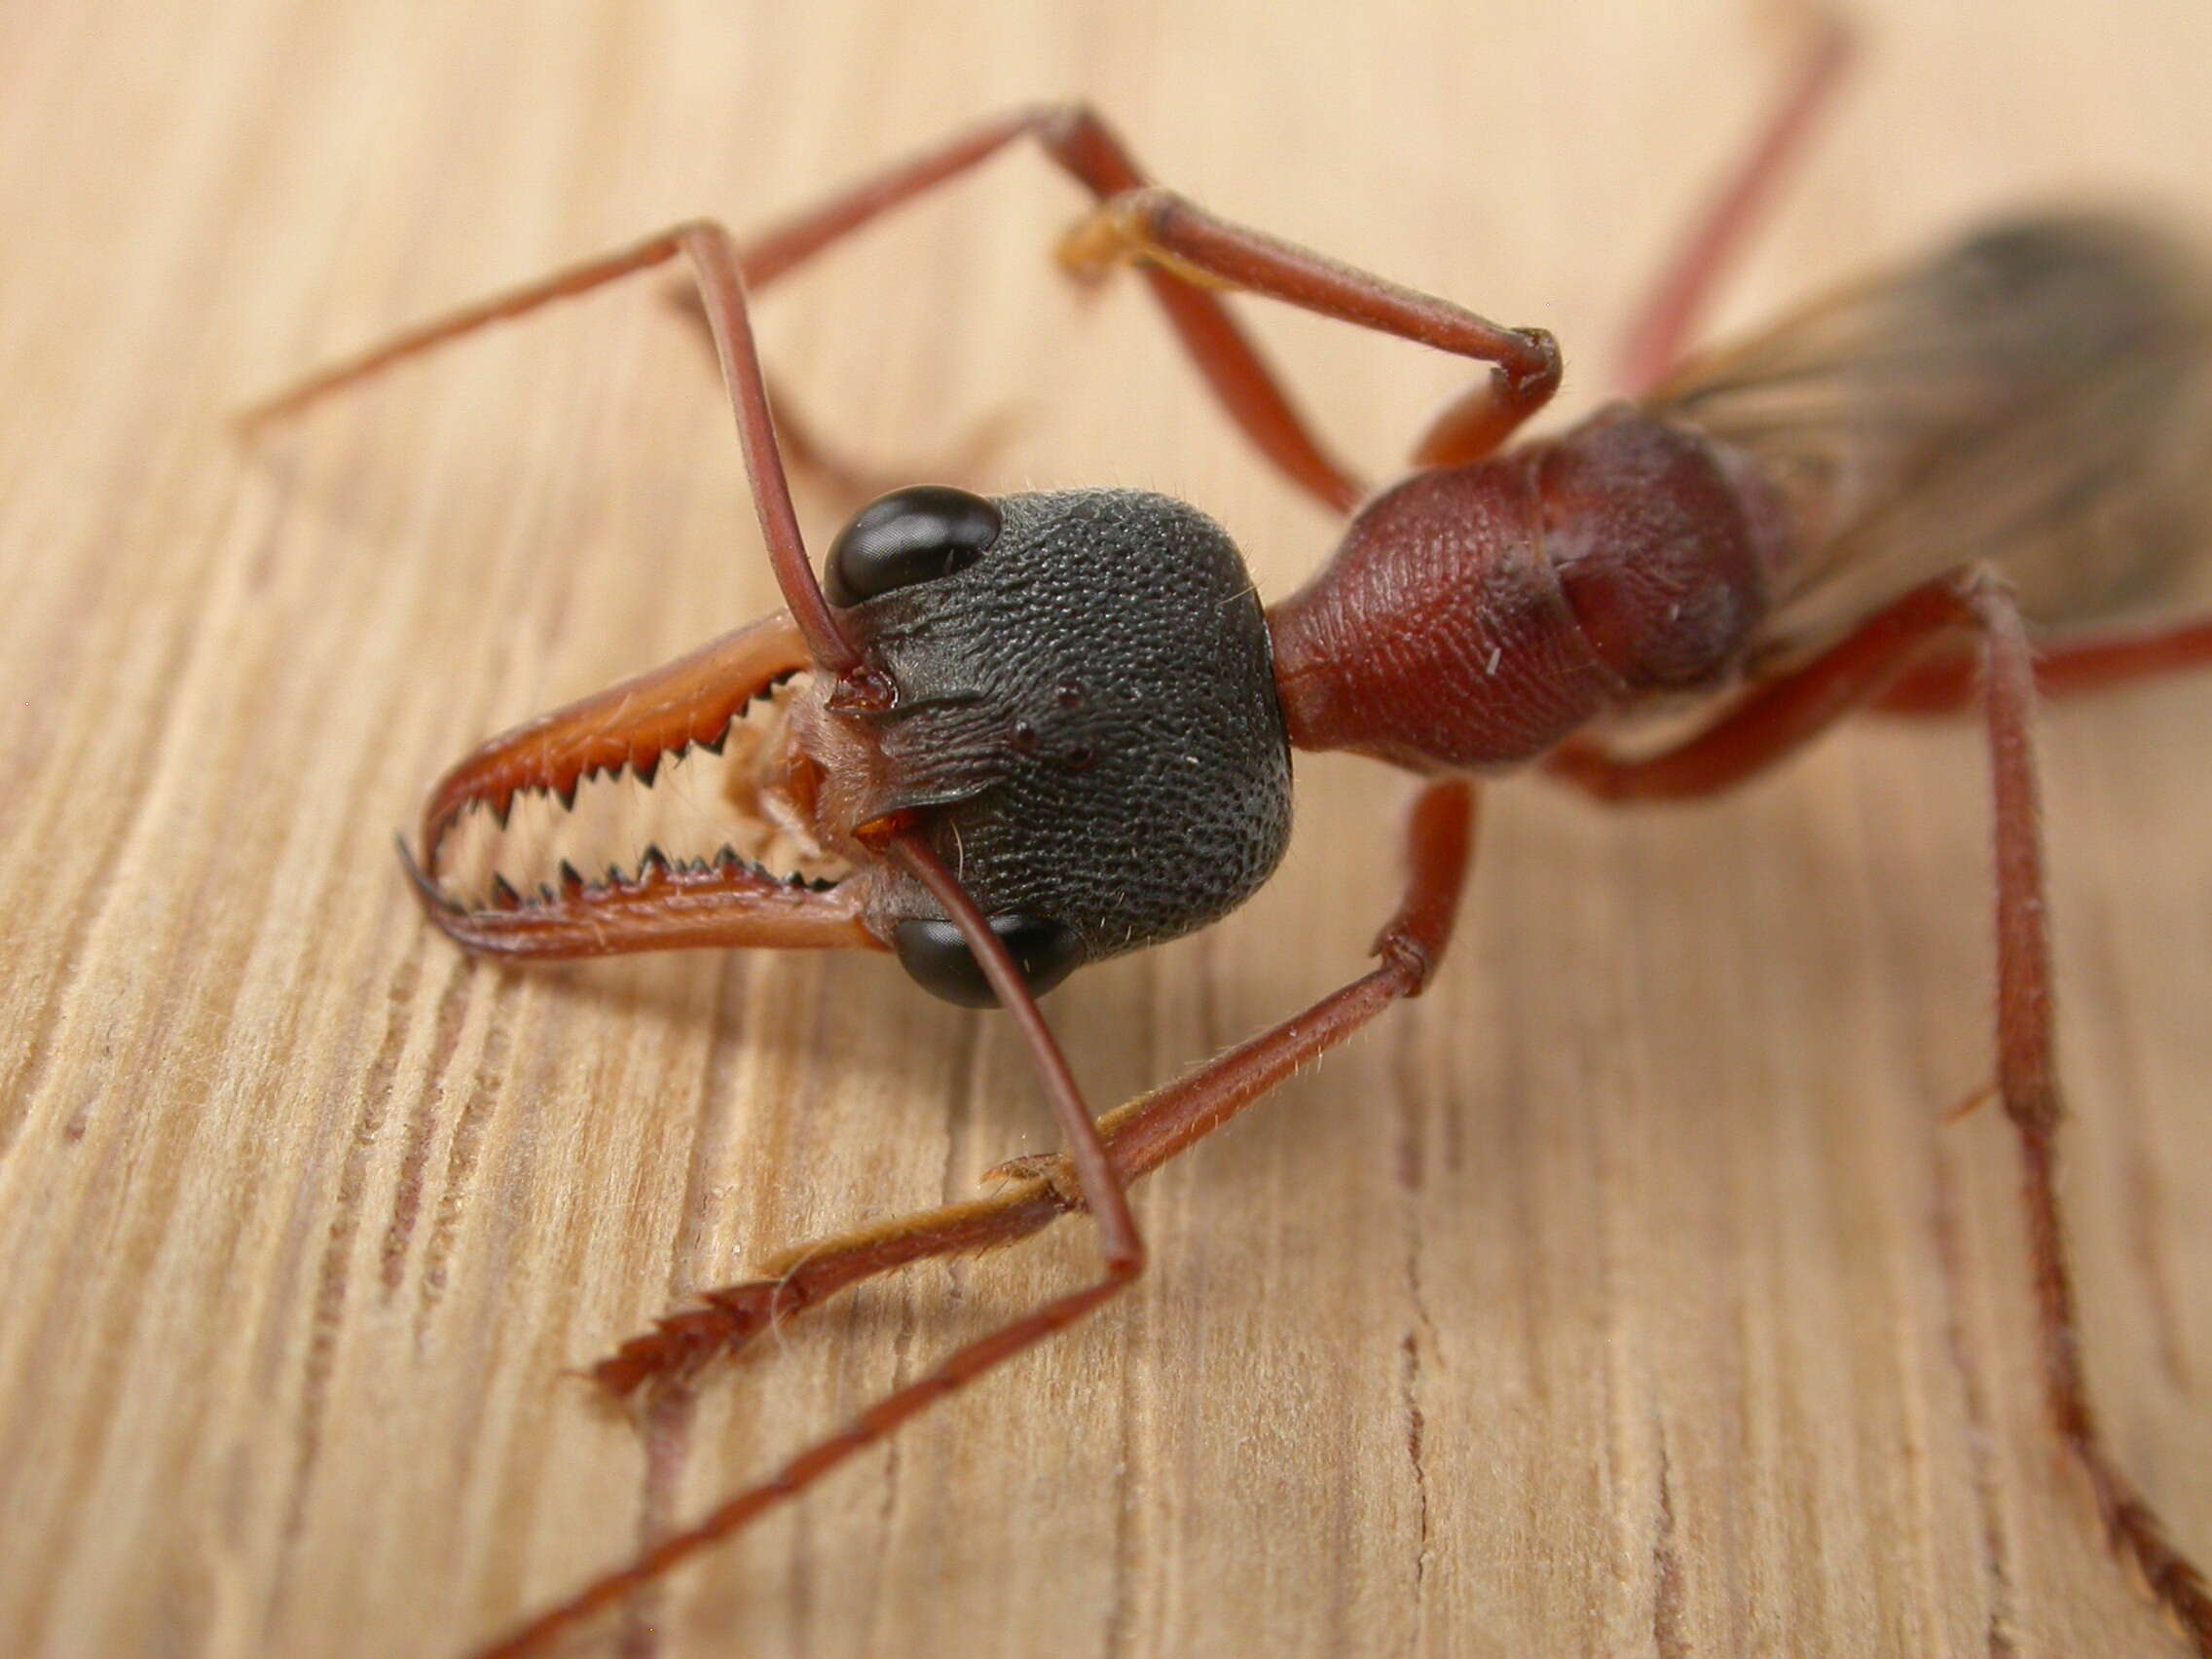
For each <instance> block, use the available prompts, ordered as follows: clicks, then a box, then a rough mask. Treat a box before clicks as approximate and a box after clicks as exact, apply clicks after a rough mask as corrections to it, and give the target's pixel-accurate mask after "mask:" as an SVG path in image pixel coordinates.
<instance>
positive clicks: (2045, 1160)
mask: <svg viewBox="0 0 2212 1659" xmlns="http://www.w3.org/2000/svg"><path fill="white" fill-rule="evenodd" d="M1961 591H1962V595H1963V597H1964V598H1965V599H1966V601H1967V603H1969V604H1970V605H1972V607H1973V609H1974V612H1975V615H1976V619H1977V622H1978V625H1979V626H1980V628H1981V630H1982V637H1983V642H1984V644H1983V665H1984V679H1983V686H1984V691H1983V702H1984V709H1985V712H1986V715H1987V719H1988V732H1989V765H1990V779H1991V784H1992V808H1993V812H1994V816H1995V822H1996V854H1997V1088H1998V1094H1999V1097H2000V1098H2001V1099H2002V1100H2003V1101H2004V1103H2005V1115H2006V1116H2007V1117H2008V1118H2009V1119H2010V1120H2011V1121H2012V1126H2013V1128H2014V1129H2015V1130H2016V1131H2017V1132H2018V1134H2019V1139H2020V1156H2021V1161H2022V1163H2023V1165H2024V1179H2023V1181H2022V1186H2021V1198H2022V1201H2023V1202H2024V1203H2025V1205H2026V1207H2027V1222H2028V1242H2029V1250H2030V1253H2031V1256H2032V1258H2033V1262H2034V1270H2035V1301H2036V1316H2037V1320H2038V1322H2039V1323H2040V1325H2041V1326H2042V1331H2043V1353H2042V1362H2043V1376H2044V1390H2045V1393H2046V1397H2047V1399H2048V1403H2049V1407H2050V1413H2051V1418H2052V1419H2053V1422H2054V1424H2055V1426H2056V1427H2057V1430H2058V1434H2059V1437H2060V1438H2061V1439H2062V1440H2063V1441H2064V1442H2065V1443H2066V1445H2067V1447H2068V1448H2069V1449H2070V1450H2071V1451H2072V1452H2073V1454H2074V1456H2075V1458H2076V1460H2077V1461H2078V1462H2079V1463H2080V1464H2081V1467H2082V1469H2083V1472H2084V1473H2085V1474H2086V1475H2087V1476H2088V1478H2089V1486H2090V1489H2091V1491H2092V1492H2093V1493H2095V1496H2096V1503H2097V1513H2098V1516H2099V1518H2100V1519H2101V1520H2102V1521H2103V1523H2104V1528H2105V1536H2106V1538H2107V1540H2108V1541H2109V1542H2110V1543H2111V1545H2112V1547H2113V1548H2114V1549H2115V1550H2116V1551H2118V1552H2120V1554H2121V1555H2123V1556H2124V1557H2125V1558H2126V1559H2127V1560H2129V1561H2130V1562H2132V1563H2133V1564H2134V1566H2135V1567H2138V1568H2139V1569H2140V1570H2141V1571H2142V1574H2143V1577H2144V1579H2145V1580H2146V1582H2147V1583H2148V1584H2149V1586H2150V1589H2151V1593H2152V1595H2153V1596H2155V1597H2156V1598H2157V1601H2158V1604H2160V1605H2161V1606H2162V1607H2164V1608H2165V1609H2166V1611H2167V1612H2168V1613H2169V1614H2171V1615H2172V1617H2173V1618H2174V1619H2175V1621H2176V1622H2177V1623H2179V1624H2180V1626H2181V1627H2182V1629H2183V1630H2184V1631H2186V1632H2187V1633H2188V1635H2189V1636H2190V1638H2191V1639H2192V1640H2193V1641H2194V1643H2195V1646H2196V1649H2197V1651H2198V1652H2199V1653H2204V1654H2212V1595H2208V1594H2207V1593H2206V1590H2205V1585H2204V1579H2203V1576H2202V1574H2201V1573H2199V1572H2198V1571H2197V1569H2196V1567H2195V1565H2194V1563H2192V1562H2191V1561H2190V1560H2189V1559H2188V1558H2187V1557H2185V1556H2183V1555H2182V1554H2181V1553H2180V1552H2179V1551H2177V1550H2176V1549H2175V1548H2174V1547H2173V1545H2171V1544H2170V1543H2168V1542H2167V1541H2166V1536H2165V1530H2164V1528H2163V1527H2162V1526H2161V1525H2160V1524H2159V1521H2158V1518H2157V1515H2155V1514H2154V1513H2153V1512H2152V1510H2151V1507H2150V1505H2149V1504H2148V1503H2147V1502H2146V1501H2145V1500H2144V1497H2143V1494H2142V1493H2140V1492H2138V1491H2137V1490H2136V1487H2135V1484H2134V1483H2133V1482H2132V1481H2130V1480H2129V1479H2128V1478H2127V1477H2126V1476H2125V1475H2124V1474H2122V1473H2121V1472H2120V1469H2119V1468H2118V1466H2117V1465H2115V1463H2114V1462H2113V1460H2112V1456H2111V1453H2110V1452H2109V1451H2108V1450H2107V1448H2106V1446H2105V1442H2104V1436H2103V1434H2102V1433H2101V1431H2100V1430H2099V1429H2098V1426H2097V1420H2096V1414H2095V1412H2094V1411H2093V1410H2092V1409H2091V1406H2090V1404H2089V1391H2088V1382H2087V1379H2086V1378H2085V1376H2084V1375H2083V1369H2082V1332H2081V1327H2080V1323H2079V1321H2078V1319H2077V1317H2076V1311H2075V1309H2076V1300H2077V1299H2076V1295H2075V1290H2074V1276H2073V1272H2072V1270H2071V1268H2070V1267H2069V1266H2068V1263H2067V1258H2066V1230H2065V1222H2064V1217H2063V1215H2062V1213H2061V1211H2060V1208H2059V1199H2058V1169H2057V1162H2058V1154H2057V1147H2056V1144H2055V1139H2056V1134H2057V1128H2058V1122H2059V1118H2060V1116H2061V1111H2062V1108H2061V1106H2060V1102H2059V1092H2058V1071H2057V1064H2056V1060H2055V1057H2054V1041H2053V1039H2054V1030H2053V1025H2054V1015H2053V1005H2052V992H2051V967H2050V940H2049V936H2048V931H2047V906H2046V901H2045V892H2044V888H2045V882H2044V870H2043V837H2042V830H2041V826H2040V822H2039V816H2038V807H2037V795H2036V768H2035V747H2034V741H2033V735H2032V732H2031V717H2032V715H2033V713H2034V708H2035V700H2036V679H2035V669H2034V661H2033V657H2032V655H2031V653H2030V649H2029V645H2028V638H2027V632H2026V630H2025V629H2024V628H2023V626H2022V625H2021V621H2020V612H2019V608H2018V606H2017V604H2016V603H2015V602H2014V600H2013V598H2012V595H2011V591H2010V590H2009V588H2007V587H2006V586H2005V585H2004V583H2003V581H2002V580H2001V579H2000V578H1998V577H1996V576H1995V575H1993V574H1987V573H1983V574H1977V575H1976V576H1974V577H1973V578H1972V579H1970V580H1969V581H1967V582H1965V583H1963V584H1962V588H1961Z"/></svg>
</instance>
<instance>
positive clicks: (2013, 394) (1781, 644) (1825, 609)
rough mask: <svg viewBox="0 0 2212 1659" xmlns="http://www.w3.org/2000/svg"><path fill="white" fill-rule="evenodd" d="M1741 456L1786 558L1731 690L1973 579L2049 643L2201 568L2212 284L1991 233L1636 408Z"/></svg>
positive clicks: (2193, 270) (2050, 228)
mask: <svg viewBox="0 0 2212 1659" xmlns="http://www.w3.org/2000/svg"><path fill="white" fill-rule="evenodd" d="M1649 403H1650V406H1651V407H1652V408H1653V409H1654V410H1655V412H1657V413H1660V414H1663V415H1665V416H1668V417H1670V418H1673V419H1677V420H1680V421H1684V422H1687V423H1690V424H1695V425H1696V426H1698V427H1701V428H1702V429H1704V430H1705V431H1707V432H1709V433H1711V434H1713V435H1714V436H1715V437H1717V438H1720V439H1721V440H1723V441H1724V442H1726V443H1729V444H1732V445H1734V446H1736V447H1737V448H1739V449H1741V450H1743V451H1744V452H1746V453H1747V454H1749V455H1750V456H1751V458H1752V459H1753V460H1754V461H1757V462H1758V463H1759V465H1760V468H1761V469H1762V470H1763V472H1764V473H1765V475H1766V476H1767V477H1769V478H1771V479H1772V480H1773V481H1774V482H1775V483H1776V485H1778V486H1779V488H1780V490H1781V492H1782V496H1783V504H1784V510H1785V513H1786V514H1787V517H1788V521H1789V525H1790V528H1791V529H1792V531H1793V532H1794V535H1793V538H1792V539H1793V543H1794V547H1795V554H1794V556H1793V559H1792V561H1791V563H1790V564H1789V566H1788V569H1786V570H1783V571H1778V572H1777V573H1776V574H1777V588H1778V592H1777V595H1776V605H1775V608H1774V610H1773V612H1772V613H1771V614H1770V616H1769V618H1768V620H1767V622H1766V624H1765V625H1764V627H1763V628H1762V630H1761V633H1760V635H1759V637H1758V639H1757V640H1756V642H1755V643H1754V647H1753V652H1752V656H1751V664H1752V667H1753V671H1754V672H1756V671H1757V670H1758V669H1759V668H1761V667H1771V666H1773V665H1774V664H1775V663H1776V662H1777V661H1778V660H1785V659H1788V658H1790V657H1793V656H1796V655H1799V654H1801V653H1802V652H1803V651H1805V650H1808V649H1811V648H1815V647H1817V646H1819V645H1822V644H1823V643H1825V641H1827V640H1828V639H1830V638H1832V637H1833V636H1834V635H1836V634H1837V633H1839V632H1841V631H1842V630H1844V629H1846V628H1848V627H1849V626H1850V625H1851V624H1852V623H1854V622H1856V621H1858V620H1860V619H1861V618H1862V617H1864V616H1865V615H1866V614H1867V613H1868V612H1869V611H1871V610H1873V609H1875V608H1879V607H1880V606H1882V605H1883V604H1885V603H1886V602H1887V601H1889V600H1891V599H1893V598H1895V597H1897V596H1898V595H1899V594H1901V593H1903V592H1905V591H1906V590H1907V589H1909V588H1912V587H1915V586H1917V585H1919V584H1920V583H1922V582H1924V581H1927V580H1930V579H1932V578H1934V577H1935V576H1936V575H1939V574H1941V573H1942V572H1943V571H1949V570H1953V569H1956V568H1957V567H1958V566H1960V565H1963V564H1966V563H1969V562H1971V561H1975V560H1989V561H1992V562H1994V563H1995V564H1996V565H1998V566H1999V567H2000V568H2001V569H2002V570H2003V571H2005V572H2006V573H2007V574H2008V575H2009V577H2010V578H2011V579H2012V581H2013V582H2014V584H2015V585H2016V586H2017V587H2018V589H2019V592H2020V597H2021V601H2022V605H2023V607H2024V608H2025V609H2026V611H2027V613H2028V615H2029V616H2030V617H2031V618H2032V619H2034V620H2036V621H2038V622H2041V623H2044V624H2046V625H2052V626H2060V627H2063V626H2066V625H2069V624H2074V623H2080V622H2087V621H2093V620H2096V619H2098V618H2101V617H2104V616H2109V615H2112V614H2115V613H2117V612H2120V611H2123V610H2129V609H2133V608H2138V607H2141V606H2146V605H2150V604H2153V603H2156V602H2157V601H2159V600H2163V599H2168V598H2171V597H2172V596H2174V595H2175V594H2176V593H2178V592H2179V591H2181V590H2182V589H2183V588H2184V587H2186V586H2187V585H2188V584H2189V582H2190V580H2191V578H2192V577H2193V576H2194V575H2196V574H2197V573H2198V572H2199V571H2203V570H2204V569H2206V568H2207V567H2208V566H2212V558H2208V555H2212V267H2208V266H2207V265H2206V264H2205V263H2204V262H2203V261H2202V260H2201V259H2200V258H2199V257H2198V256H2197V255H2196V254H2195V253H2194V250H2192V249H2191V248H2189V247H2187V246H2186V245H2185V244H2183V243H2181V242H2179V241H2177V240H2173V239H2171V238H2169V237H2167V236H2165V235H2164V234H2162V233H2159V232H2157V231H2155V230H2153V229H2150V228H2148V227H2145V226H2142V225H2138V224H2135V223H2133V222H2130V221H2126V220H2122V219H2119V218H2112V217H2099V216H2090V215H2077V216H2070V217H2055V216H2054V217H2048V218H2041V219H2030V220H2022V221H2017V222H2012V223H2008V224H2003V225H1999V226H1997V227H1994V228H1992V229H1990V230H1987V231H1984V232H1982V233H1980V234H1978V235H1976V236H1974V237H1972V238H1971V239H1970V240H1966V241H1965V242H1963V243H1960V244H1958V245H1957V246H1955V247H1953V248H1951V249H1949V250H1947V251H1945V252H1943V253H1941V254H1939V255H1937V256H1936V257H1935V258H1933V259H1930V260H1927V261H1925V262H1923V263H1921V264H1919V265H1916V266H1911V267H1907V268H1905V269H1904V270H1901V271H1899V272H1895V273H1892V274H1890V275H1888V276H1882V277H1877V278H1875V279H1873V280H1871V281H1868V282H1864V283H1862V284H1859V285H1857V286H1854V287H1851V288H1848V289H1845V290H1843V291H1841V292H1838V293H1835V294H1833V295H1830V296H1829V297H1827V298H1826V299H1824V300H1821V301H1818V302H1816V303H1815V304H1813V305H1811V306H1809V307H1807V308H1805V309H1804V310H1803V311H1801V312H1799V313H1796V314H1795V315H1793V316H1791V317H1788V318H1787V319H1785V320H1784V321H1783V322H1782V323H1780V324H1779V325H1777V326H1775V327H1774V328H1772V329H1770V330H1768V331H1767V332H1765V333H1764V334H1761V335H1759V336H1757V337H1755V338H1753V339H1751V340H1749V341H1747V342H1745V343H1743V344H1741V345H1738V346H1736V347H1734V348H1732V349H1724V350H1719V351H1715V352H1714V353H1712V354H1710V355H1707V356H1705V357H1702V358H1700V359H1698V360H1696V361H1693V362H1692V363H1690V364H1689V365H1688V366H1686V367H1685V368H1684V369H1682V370H1681V371H1680V372H1678V373H1677V374H1676V375H1675V376H1674V377H1672V378H1671V379H1670V380H1669V381H1668V382H1667V383H1666V384H1664V385H1663V386H1661V387H1658V388H1657V390H1656V391H1655V392H1654V393H1653V394H1652V396H1651V398H1650V399H1649Z"/></svg>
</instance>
